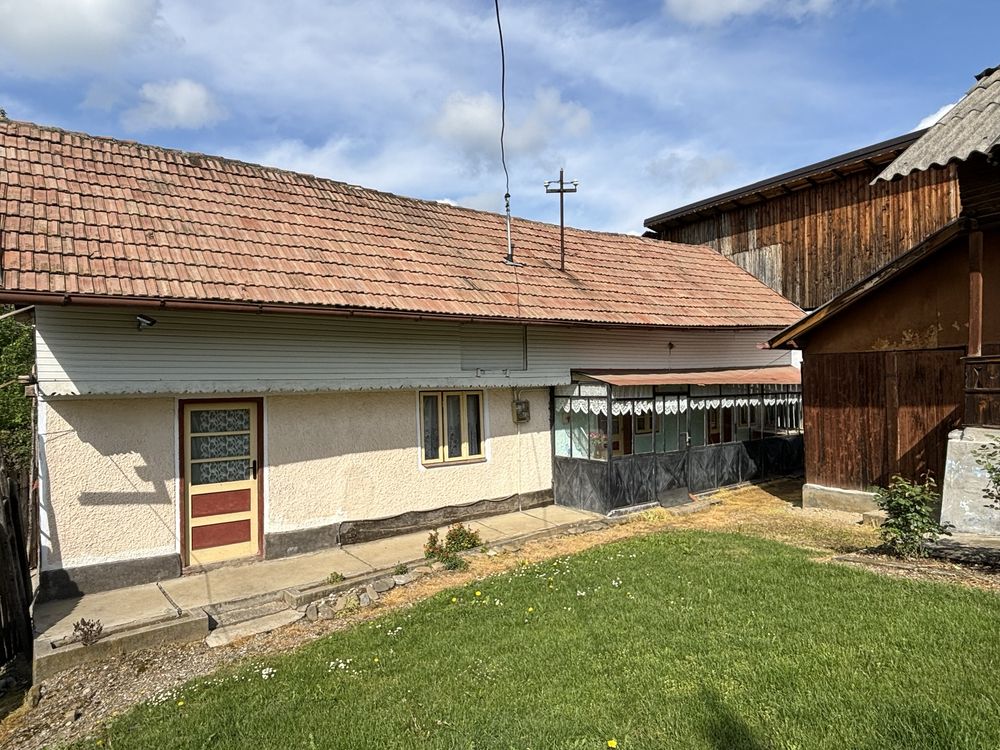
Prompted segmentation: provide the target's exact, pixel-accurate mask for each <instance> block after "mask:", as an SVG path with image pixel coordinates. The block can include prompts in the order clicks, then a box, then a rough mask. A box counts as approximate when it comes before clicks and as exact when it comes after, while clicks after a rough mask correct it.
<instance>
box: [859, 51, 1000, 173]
mask: <svg viewBox="0 0 1000 750" xmlns="http://www.w3.org/2000/svg"><path fill="white" fill-rule="evenodd" d="M998 144H1000V67H997V68H990V69H988V70H984V71H983V72H982V73H980V74H979V76H977V79H976V83H975V85H973V86H972V88H970V89H969V90H968V92H966V94H965V96H964V97H962V100H961V101H959V102H958V104H956V105H955V106H954V107H952V108H951V110H949V112H948V113H947V114H946V115H945V116H944V117H942V118H941V119H940V120H939V121H938V122H937V123H936V124H934V125H933V126H931V128H930V130H928V131H927V132H926V133H924V134H923V135H922V136H921V137H920V139H919V140H917V142H916V143H914V144H913V145H912V146H910V147H909V148H908V149H906V151H904V152H903V153H902V154H900V155H899V156H897V157H896V159H895V160H894V161H893V162H892V163H891V164H890V165H889V166H888V167H886V168H885V169H884V170H883V171H882V173H881V174H880V175H879V176H878V177H876V178H875V181H877V180H892V179H895V178H897V177H905V176H906V175H908V174H910V173H911V172H915V171H917V170H925V169H930V168H931V167H933V166H942V167H943V166H944V165H946V164H948V163H949V162H952V161H965V160H966V159H968V158H969V157H970V156H972V154H975V153H979V154H987V155H988V154H989V153H990V152H991V151H992V150H993V149H994V148H995V147H996V146H997V145H998Z"/></svg>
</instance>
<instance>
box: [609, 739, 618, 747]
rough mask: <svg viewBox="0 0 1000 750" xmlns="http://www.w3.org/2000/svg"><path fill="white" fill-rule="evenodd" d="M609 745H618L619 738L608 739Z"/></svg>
mask: <svg viewBox="0 0 1000 750" xmlns="http://www.w3.org/2000/svg"><path fill="white" fill-rule="evenodd" d="M608 747H618V740H615V739H611V740H608Z"/></svg>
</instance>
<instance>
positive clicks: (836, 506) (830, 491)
mask: <svg viewBox="0 0 1000 750" xmlns="http://www.w3.org/2000/svg"><path fill="white" fill-rule="evenodd" d="M802 507H803V508H827V509H829V510H846V511H848V512H850V513H867V512H868V511H872V510H877V509H878V506H877V505H876V504H875V493H874V492H865V491H864V490H844V489H840V488H838V487H824V486H823V485H821V484H806V485H803V487H802Z"/></svg>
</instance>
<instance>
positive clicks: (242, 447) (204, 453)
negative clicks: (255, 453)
mask: <svg viewBox="0 0 1000 750" xmlns="http://www.w3.org/2000/svg"><path fill="white" fill-rule="evenodd" d="M249 455H250V433H249V432H247V433H244V434H242V435H196V436H194V437H192V438H191V458H193V459H199V458H241V457H243V456H249Z"/></svg>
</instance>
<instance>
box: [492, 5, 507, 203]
mask: <svg viewBox="0 0 1000 750" xmlns="http://www.w3.org/2000/svg"><path fill="white" fill-rule="evenodd" d="M493 6H494V7H495V8H496V11H497V32H498V33H499V34H500V163H501V164H502V165H503V174H504V179H505V181H506V191H505V196H504V198H505V199H506V200H507V202H508V203H509V202H510V173H509V172H508V171H507V154H506V152H505V151H504V145H503V137H504V133H505V132H506V130H507V60H506V56H505V54H504V49H503V26H502V25H501V23H500V0H493Z"/></svg>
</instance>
